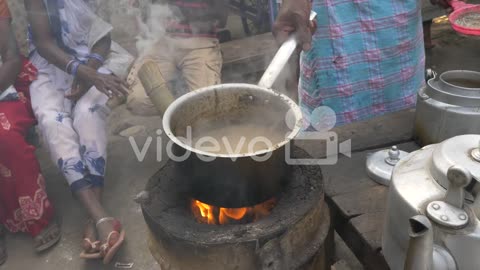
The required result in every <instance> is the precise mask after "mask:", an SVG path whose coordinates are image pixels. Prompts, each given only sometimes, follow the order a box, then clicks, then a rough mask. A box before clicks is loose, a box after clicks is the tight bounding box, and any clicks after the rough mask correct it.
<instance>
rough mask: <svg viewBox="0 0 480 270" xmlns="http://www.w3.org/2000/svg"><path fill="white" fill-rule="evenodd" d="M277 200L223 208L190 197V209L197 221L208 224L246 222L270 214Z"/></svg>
mask: <svg viewBox="0 0 480 270" xmlns="http://www.w3.org/2000/svg"><path fill="white" fill-rule="evenodd" d="M276 203H277V200H276V199H275V198H272V199H270V200H268V201H265V202H263V203H261V204H258V205H256V206H253V207H243V208H223V207H217V206H213V205H208V204H206V203H202V202H201V201H199V200H195V199H192V202H191V211H192V213H193V216H194V217H195V220H196V221H197V222H198V223H203V224H210V225H227V224H246V223H251V222H255V221H257V220H259V219H261V218H263V217H266V216H268V215H270V213H271V212H272V210H273V208H274V207H275V205H276Z"/></svg>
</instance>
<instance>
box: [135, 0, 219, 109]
mask: <svg viewBox="0 0 480 270" xmlns="http://www.w3.org/2000/svg"><path fill="white" fill-rule="evenodd" d="M137 1H138V0H132V2H134V4H138V2H137ZM135 2H137V3H135ZM153 2H154V4H164V5H153V6H150V10H151V16H150V18H149V20H151V24H154V28H157V30H158V31H157V32H155V29H154V30H153V33H151V35H153V37H151V39H153V40H154V44H153V46H151V47H150V48H148V49H146V51H140V52H139V53H140V55H141V57H140V59H138V60H137V62H136V64H135V65H134V67H133V68H132V70H131V72H130V74H129V76H128V82H129V84H130V85H131V92H132V93H131V94H130V96H129V97H128V98H127V107H128V108H129V109H130V110H131V111H132V112H133V113H134V114H139V115H155V114H158V110H156V109H155V106H154V104H153V103H152V101H151V100H150V99H149V98H148V96H147V94H146V93H145V90H144V89H143V86H142V84H141V83H140V81H139V79H138V78H137V72H138V69H139V68H140V67H141V66H142V65H143V63H145V62H146V61H148V60H153V61H155V62H156V63H158V66H159V68H160V71H161V74H162V75H163V79H164V80H165V81H166V82H167V85H169V88H170V89H169V90H176V89H172V88H173V82H174V81H177V79H178V78H181V79H182V80H181V81H182V83H183V84H184V85H185V87H186V90H187V91H193V90H196V89H199V88H202V87H206V86H210V85H215V84H219V83H220V80H221V70H222V62H223V61H222V54H221V51H220V46H219V41H218V38H217V28H218V27H224V26H225V24H226V21H227V17H228V1H224V0H187V1H176V0H154V1H153ZM166 14H167V15H166ZM159 20H161V21H162V22H163V23H164V27H161V29H158V25H156V26H155V24H158V23H159ZM144 29H145V28H144ZM163 30H165V31H166V33H162V31H163ZM139 49H141V48H139ZM172 92H173V93H177V94H179V93H178V92H180V94H181V91H172Z"/></svg>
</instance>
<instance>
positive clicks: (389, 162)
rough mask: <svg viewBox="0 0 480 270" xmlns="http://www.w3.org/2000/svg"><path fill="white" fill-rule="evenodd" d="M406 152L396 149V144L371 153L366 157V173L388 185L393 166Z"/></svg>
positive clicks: (378, 181) (376, 180)
mask: <svg viewBox="0 0 480 270" xmlns="http://www.w3.org/2000/svg"><path fill="white" fill-rule="evenodd" d="M407 155H408V153H407V152H405V151H401V150H398V148H397V147H396V146H392V148H391V149H385V150H381V151H378V152H375V153H373V154H371V155H370V156H369V157H368V158H367V174H368V176H369V177H370V178H372V180H374V181H375V182H377V183H379V184H381V185H384V186H389V185H390V179H391V178H392V173H393V168H394V167H395V165H396V164H397V163H398V162H399V161H400V160H401V159H402V158H404V157H405V156H407Z"/></svg>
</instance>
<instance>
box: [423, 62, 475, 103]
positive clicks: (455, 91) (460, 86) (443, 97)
mask: <svg viewBox="0 0 480 270" xmlns="http://www.w3.org/2000/svg"><path fill="white" fill-rule="evenodd" d="M428 86H429V87H427V89H426V90H425V94H426V95H427V96H428V97H430V98H433V99H435V100H438V101H441V102H443V103H447V104H451V105H456V106H463V107H478V106H479V104H480V72H475V71H468V70H452V71H447V72H444V73H442V74H441V75H440V76H434V78H433V79H430V80H429V81H428Z"/></svg>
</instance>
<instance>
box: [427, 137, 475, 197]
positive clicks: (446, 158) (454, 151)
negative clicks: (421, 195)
mask: <svg viewBox="0 0 480 270" xmlns="http://www.w3.org/2000/svg"><path fill="white" fill-rule="evenodd" d="M454 165H460V166H462V167H463V168H465V169H467V170H468V171H470V173H471V174H472V177H473V179H474V180H476V181H480V135H462V136H457V137H453V138H451V139H448V140H446V141H444V142H442V143H440V144H438V145H436V146H435V150H434V151H433V153H432V157H431V161H430V163H429V166H430V173H431V175H432V177H433V178H434V179H435V181H437V183H439V184H440V185H441V186H442V187H444V188H448V185H449V181H448V179H447V171H448V169H449V168H451V167H452V166H454Z"/></svg>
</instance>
